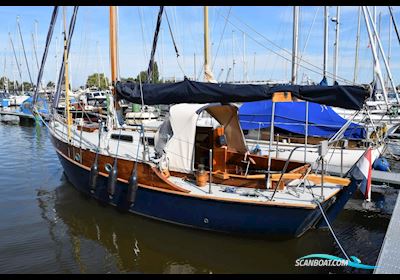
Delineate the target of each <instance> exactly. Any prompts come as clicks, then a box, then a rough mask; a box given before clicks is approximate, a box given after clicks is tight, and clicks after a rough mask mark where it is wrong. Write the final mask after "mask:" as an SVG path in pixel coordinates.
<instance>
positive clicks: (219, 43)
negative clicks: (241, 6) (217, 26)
mask: <svg viewBox="0 0 400 280" xmlns="http://www.w3.org/2000/svg"><path fill="white" fill-rule="evenodd" d="M231 10H232V6H230V7H229V11H228V15H227V19H228V18H229V15H230V14H231ZM227 24H228V21H227V20H225V24H224V28H223V29H222V33H221V37H220V39H219V42H218V47H217V51H216V52H215V55H214V59H213V64H212V67H211V72H212V71H213V70H214V65H215V61H216V60H217V56H218V52H219V47H220V45H221V41H222V38H223V37H224V34H225V29H226V25H227Z"/></svg>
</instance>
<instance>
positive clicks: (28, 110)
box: [20, 97, 49, 115]
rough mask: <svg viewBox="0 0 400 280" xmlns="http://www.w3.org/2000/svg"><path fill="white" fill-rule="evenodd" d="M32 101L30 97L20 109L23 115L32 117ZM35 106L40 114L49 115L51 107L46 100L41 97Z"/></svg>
mask: <svg viewBox="0 0 400 280" xmlns="http://www.w3.org/2000/svg"><path fill="white" fill-rule="evenodd" d="M32 101H33V97H29V98H28V99H27V100H25V101H24V102H23V103H22V104H21V106H20V109H21V112H22V113H25V114H28V115H32ZM35 106H36V107H37V108H38V111H39V113H43V114H49V106H48V104H47V101H46V99H44V98H41V97H39V98H38V99H37V101H36V105H35Z"/></svg>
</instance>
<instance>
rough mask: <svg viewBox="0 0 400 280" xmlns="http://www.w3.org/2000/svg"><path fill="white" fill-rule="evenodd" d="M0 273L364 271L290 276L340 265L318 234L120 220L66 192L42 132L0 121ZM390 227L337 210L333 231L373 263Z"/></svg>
mask: <svg viewBox="0 0 400 280" xmlns="http://www.w3.org/2000/svg"><path fill="white" fill-rule="evenodd" d="M0 147H1V152H0V196H1V198H2V203H1V206H0V210H1V214H0V273H321V272H322V273H329V272H333V273H371V272H370V271H365V270H354V269H351V268H298V267H295V266H294V264H295V260H296V259H297V258H299V257H302V256H304V255H307V254H312V253H325V254H333V255H337V256H340V257H343V256H342V254H341V253H340V250H339V249H338V246H337V245H336V244H335V242H334V240H333V238H332V236H331V235H330V234H329V232H327V231H321V230H319V231H309V232H308V233H306V234H305V235H303V236H302V237H301V238H297V239H290V240H276V239H271V238H269V237H268V236H266V237H265V238H263V239H248V238H244V237H237V236H229V235H226V234H216V233H209V232H203V231H197V230H193V229H186V228H182V227H178V226H174V225H169V224H165V223H162V222H157V221H152V220H149V219H146V218H142V217H139V216H135V215H132V214H122V213H119V212H118V211H116V210H114V209H113V208H111V207H104V206H101V205H99V204H98V203H97V202H96V201H94V200H92V199H87V198H85V197H83V196H82V195H81V194H80V193H78V192H77V191H76V190H75V189H74V188H73V187H72V185H71V184H69V183H68V182H67V181H66V179H65V177H64V175H63V169H62V167H61V165H60V163H59V161H58V158H57V156H56V153H55V151H54V149H53V147H52V145H51V143H50V139H49V137H48V134H47V131H46V128H35V127H33V126H21V125H15V124H12V125H11V124H5V123H0ZM388 222H389V219H388V218H387V217H381V216H379V215H371V214H368V213H363V212H357V211H350V210H345V211H343V212H342V213H341V214H340V216H339V218H338V219H337V220H336V222H335V223H334V229H335V231H336V233H337V235H338V238H339V240H340V241H341V243H342V245H343V247H344V248H345V250H346V251H347V253H348V254H349V255H354V256H357V257H358V258H360V259H361V261H362V262H363V263H365V264H371V265H374V264H375V262H376V260H377V258H378V254H379V250H380V246H381V244H382V242H383V238H384V235H385V231H386V228H387V225H388Z"/></svg>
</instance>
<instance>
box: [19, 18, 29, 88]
mask: <svg viewBox="0 0 400 280" xmlns="http://www.w3.org/2000/svg"><path fill="white" fill-rule="evenodd" d="M17 26H18V33H19V38H20V39H21V44H22V50H23V52H24V58H25V63H26V69H27V70H28V75H29V81H30V82H31V86H32V87H33V81H32V76H31V71H30V69H29V64H28V58H27V57H26V52H25V44H24V40H23V38H22V33H21V27H20V25H19V17H17Z"/></svg>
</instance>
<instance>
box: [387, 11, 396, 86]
mask: <svg viewBox="0 0 400 280" xmlns="http://www.w3.org/2000/svg"><path fill="white" fill-rule="evenodd" d="M388 40H389V47H388V56H387V63H388V66H389V67H390V58H391V56H392V21H391V20H390V18H389V39H388ZM386 78H387V79H386V84H387V85H388V84H389V81H388V80H389V79H388V78H389V77H386ZM388 87H389V85H388ZM393 91H394V92H396V89H395V88H394V89H393Z"/></svg>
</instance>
